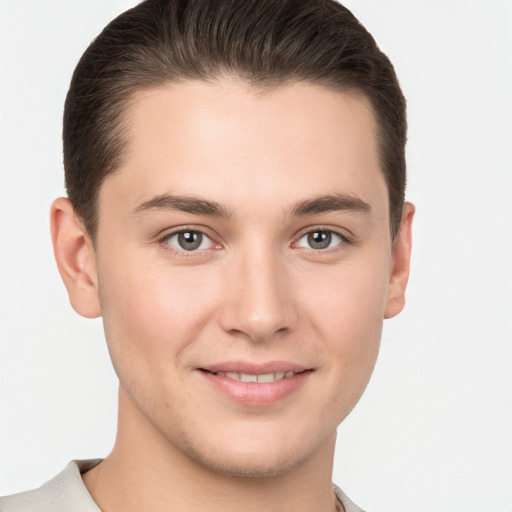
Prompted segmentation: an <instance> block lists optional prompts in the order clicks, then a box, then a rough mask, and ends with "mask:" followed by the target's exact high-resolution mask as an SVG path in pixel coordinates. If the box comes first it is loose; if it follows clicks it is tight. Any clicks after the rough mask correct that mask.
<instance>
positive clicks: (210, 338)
mask: <svg viewBox="0 0 512 512" xmlns="http://www.w3.org/2000/svg"><path fill="white" fill-rule="evenodd" d="M126 122H127V126H128V128H129V134H130V135H129V143H128V148H127V153H126V158H125V160H124V163H123V164H122V166H121V168H120V169H119V170H118V171H117V172H115V173H114V174H113V175H111V176H110V177H109V178H108V179H107V180H106V181H105V182H104V184H103V185H102V188H101V191H100V197H99V205H100V207H99V214H100V215H99V218H100V222H99V229H98V233H97V240H96V248H95V255H94V257H95V265H96V269H97V286H98V288H99V299H100V303H101V313H102V315H103V319H104V325H105V333H106V337H107V341H108V346H109V350H110V353H111V357H112V360H113V363H114V366H115V369H116V372H117V374H118V376H119V379H120V384H121V394H122V395H123V397H124V398H123V400H122V401H121V407H122V408H125V409H126V411H128V410H129V409H130V407H132V406H134V407H133V410H135V409H136V410H137V411H138V413H140V414H141V417H142V418H143V422H145V425H146V427H145V428H147V431H148V432H149V431H157V432H158V433H159V435H160V436H162V437H163V438H164V439H165V440H166V442H167V443H168V444H169V446H172V447H174V448H175V449H177V450H179V451H180V453H183V454H184V455H185V456H186V457H189V458H190V459H193V460H194V461H196V462H199V463H200V464H202V465H203V466H205V467H208V468H210V469H214V470H215V471H221V472H225V473H229V474H247V475H248V474H251V475H263V474H270V473H273V474H275V473H279V472H283V471H286V470H287V469H289V468H291V467H293V466H295V465H297V464H300V463H301V462H302V461H305V460H307V459H308V458H309V457H311V456H312V455H313V454H314V453H315V452H317V451H318V450H319V449H320V447H321V446H324V445H325V443H328V442H331V440H332V439H333V437H334V435H335V430H336V427H337V425H338V424H339V423H340V422H341V421H342V420H343V418H344V417H345V416H346V415H347V414H348V413H349V411H350V410H351V409H352V407H353V406H354V405H355V403H356V402H357V400H358V399H359V397H360V396H361V394H362V392H363V390H364V388H365V386H366V384H367V382H368V379H369V377H370V374H371V371H372V369H373V366H374V363H375V360H376V357H377V352H378V348H379V340H380V336H381V328H382V322H383V318H384V317H385V316H390V314H389V311H388V310H389V307H390V306H389V305H390V275H391V274H392V272H393V257H392V246H391V240H390V230H389V206H388V195H387V189H386V184H385V181H384V177H383V175H382V172H381V171H380V169H379V162H378V154H377V147H376V125H375V120H374V116H373V114H372V110H371V108H370V106H369V103H368V102H367V101H366V100H365V99H364V98H363V97H361V96H358V95H355V94H350V95H349V94H346V93H340V92H335V91H332V90H328V89H327V88H323V87H321V86H315V85H306V84H298V83H296V84H291V85H285V86H281V87H278V88H276V89H274V90H272V91H270V92H266V93H265V94H263V93H262V92H261V91H258V90H253V89H251V88H249V87H248V86H247V85H246V84H244V83H241V82H237V81H225V82H221V83H217V84H206V83H202V82H201V83H186V84H185V83H182V84H172V85H168V86H165V87H161V88H158V89H155V90H152V91H146V92H143V93H139V94H138V96H136V98H135V101H134V102H133V104H132V106H131V107H130V110H129V112H128V116H127V120H126ZM128 404H129V405H128ZM126 411H125V415H128V416H129V413H127V412H126ZM121 418H123V411H121ZM128 420H129V418H128V419H127V420H126V421H128Z"/></svg>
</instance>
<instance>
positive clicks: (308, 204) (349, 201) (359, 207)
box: [292, 194, 371, 217]
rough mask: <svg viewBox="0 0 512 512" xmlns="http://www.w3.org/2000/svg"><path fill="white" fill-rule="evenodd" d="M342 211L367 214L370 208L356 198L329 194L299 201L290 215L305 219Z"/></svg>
mask: <svg viewBox="0 0 512 512" xmlns="http://www.w3.org/2000/svg"><path fill="white" fill-rule="evenodd" d="M344 211H351V212H361V213H369V212H370V211H371V207H370V205H369V204H368V203H367V202H365V201H363V200H362V199H359V198H358V197H354V196H351V195H348V194H330V195H327V196H320V197H315V198H313V199H306V200H304V201H300V202H299V203H297V204H296V205H295V206H294V207H293V209H292V214H293V215H295V216H297V217H305V216H307V215H315V214H318V213H326V212H344Z"/></svg>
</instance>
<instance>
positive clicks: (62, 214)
mask: <svg viewBox="0 0 512 512" xmlns="http://www.w3.org/2000/svg"><path fill="white" fill-rule="evenodd" d="M50 227H51V233H52V242H53V252H54V254H55V260H56V261H57V267H58V269H59V272H60V275H61V277H62V280H63V281H64V284H65V286H66V289H67V291H68V295H69V301H70V302H71V306H72V307H73V309H74V310H75V311H76V312H77V313H78V314H80V315H82V316H85V317H87V318H96V317H98V316H101V308H100V301H99V295H98V276H97V272H96V253H95V251H94V247H93V244H92V241H91V238H90V236H89V235H88V233H87V231H86V229H85V227H84V226H83V224H82V223H81V222H80V220H79V218H78V217H77V215H76V213H75V210H74V208H73V206H72V205H71V203H70V201H69V199H67V198H65V197H59V198H58V199H56V200H55V201H54V202H53V204H52V206H51V210H50Z"/></svg>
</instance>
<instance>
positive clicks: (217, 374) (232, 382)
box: [198, 362, 314, 407]
mask: <svg viewBox="0 0 512 512" xmlns="http://www.w3.org/2000/svg"><path fill="white" fill-rule="evenodd" d="M198 370H199V373H200V374H201V375H203V376H204V377H205V380H206V382H208V383H209V384H210V387H211V388H212V389H213V390H214V391H215V392H216V393H219V392H220V395H221V396H223V397H227V398H229V399H230V401H234V402H237V403H239V404H242V405H250V406H260V407H261V406H269V405H272V404H274V403H277V402H280V401H281V400H283V399H284V398H286V397H288V396H290V395H292V394H295V393H297V392H298V391H299V390H300V388H301V387H302V386H303V385H304V384H305V383H306V382H307V381H308V380H309V377H310V376H311V374H312V373H313V371H314V370H313V369H312V368H306V367H303V366H297V365H293V364H290V363H280V362H275V363H268V364H263V365H261V364H260V365H258V364H252V363H225V364H220V365H214V366H211V367H210V366H209V367H206V368H204V367H203V368H198Z"/></svg>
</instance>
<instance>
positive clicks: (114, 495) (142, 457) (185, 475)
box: [83, 390, 336, 512]
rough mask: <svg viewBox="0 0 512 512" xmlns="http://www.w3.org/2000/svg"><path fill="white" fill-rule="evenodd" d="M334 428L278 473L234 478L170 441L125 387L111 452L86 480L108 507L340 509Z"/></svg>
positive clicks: (227, 511) (126, 510) (128, 511)
mask: <svg viewBox="0 0 512 512" xmlns="http://www.w3.org/2000/svg"><path fill="white" fill-rule="evenodd" d="M334 443H335V434H333V435H332V436H331V438H330V439H328V440H327V441H326V442H325V443H324V444H323V445H322V446H320V447H318V449H317V450H316V451H315V452H314V453H313V454H312V455H311V456H310V457H309V458H308V459H307V460H305V461H303V462H301V463H299V464H297V465H296V466H295V467H293V468H291V469H290V470H288V471H286V472H283V473H281V474H277V475H273V476H264V477H255V478H253V477H247V476H244V477H241V476H232V475H226V474H223V473H219V472H216V471H212V470H211V469H209V468H207V467H205V466H204V465H202V464H200V463H198V462H196V461H195V460H193V459H192V458H191V457H189V456H188V455H187V454H186V453H183V452H182V451H181V450H180V449H179V447H177V446H174V445H173V444H172V443H170V442H169V441H168V440H167V439H166V438H165V437H164V436H163V435H162V434H161V433H160V432H158V431H157V430H156V429H155V428H154V427H153V426H152V425H151V424H149V423H148V422H147V420H146V418H145V417H144V416H143V415H142V414H141V413H140V411H139V410H138V409H137V407H136V406H135V405H134V404H133V402H132V401H131V400H130V398H129V397H128V396H127V395H126V393H124V392H123V391H122V390H121V391H120V404H119V426H118V434H117V438H116V443H115V446H114V449H113V451H112V453H111V454H110V455H109V456H108V457H107V458H106V459H105V460H104V461H103V462H102V463H101V464H100V465H99V466H97V467H96V468H94V469H93V470H91V471H89V472H88V473H86V474H85V475H83V480H84V483H85V485H86V487H87V488H88V490H89V492H90V494H91V495H92V497H93V499H94V500H95V502H96V503H97V504H98V506H99V507H100V509H101V510H102V511H103V512H118V511H121V510H122V511H123V512H132V511H133V512H135V511H136V510H137V511H139V510H152V511H153V512H163V511H164V510H165V511H168V510H180V512H189V511H194V512H200V511H206V510H208V511H211V510H222V511H223V512H231V511H233V512H234V511H235V510H236V511H239V510H245V511H247V512H253V511H254V512H256V511H257V512H261V510H266V511H279V512H287V511H290V512H291V511H294V512H297V511H308V512H309V511H314V510H318V511H333V512H334V511H335V510H336V505H335V500H334V495H333V490H332V484H331V478H332V465H333V457H334Z"/></svg>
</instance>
